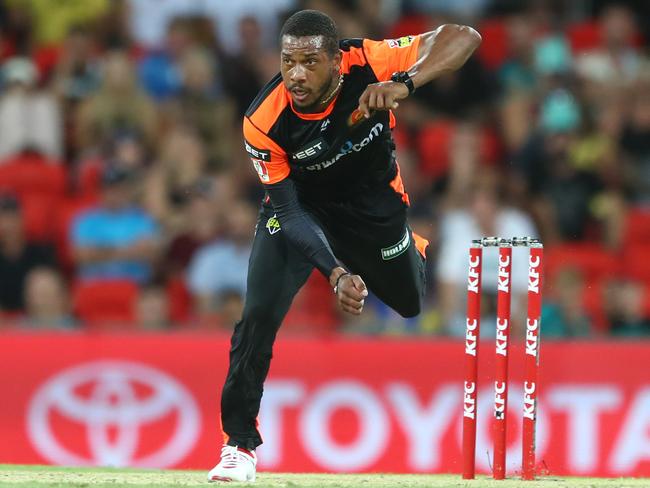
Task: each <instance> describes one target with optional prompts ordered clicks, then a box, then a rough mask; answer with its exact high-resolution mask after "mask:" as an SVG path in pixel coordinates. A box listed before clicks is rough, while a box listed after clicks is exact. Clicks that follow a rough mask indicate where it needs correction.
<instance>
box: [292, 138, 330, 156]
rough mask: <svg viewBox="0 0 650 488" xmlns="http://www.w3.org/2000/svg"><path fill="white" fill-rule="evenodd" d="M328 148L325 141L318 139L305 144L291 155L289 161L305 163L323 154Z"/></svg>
mask: <svg viewBox="0 0 650 488" xmlns="http://www.w3.org/2000/svg"><path fill="white" fill-rule="evenodd" d="M328 148H329V146H328V145H327V142H325V139H323V138H322V137H319V138H318V139H316V140H315V141H311V142H309V143H307V144H305V145H304V146H303V147H301V148H300V149H299V150H298V151H296V152H295V153H293V154H292V155H291V159H293V160H294V161H307V160H310V159H313V158H315V157H318V156H319V155H321V154H323V153H324V152H325V151H327V149H328Z"/></svg>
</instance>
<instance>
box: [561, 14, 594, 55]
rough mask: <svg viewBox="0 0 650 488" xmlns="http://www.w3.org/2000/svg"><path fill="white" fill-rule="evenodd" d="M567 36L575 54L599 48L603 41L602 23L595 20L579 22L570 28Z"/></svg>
mask: <svg viewBox="0 0 650 488" xmlns="http://www.w3.org/2000/svg"><path fill="white" fill-rule="evenodd" d="M567 37H568V38H569V45H570V46H571V51H573V53H574V54H578V53H580V52H582V51H590V50H593V49H597V48H598V47H600V44H601V41H602V35H601V31H600V24H598V22H597V21H594V20H588V21H585V22H578V23H576V24H573V25H571V26H570V27H569V28H568V30H567Z"/></svg>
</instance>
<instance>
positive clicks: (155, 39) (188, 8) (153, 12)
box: [128, 0, 202, 50]
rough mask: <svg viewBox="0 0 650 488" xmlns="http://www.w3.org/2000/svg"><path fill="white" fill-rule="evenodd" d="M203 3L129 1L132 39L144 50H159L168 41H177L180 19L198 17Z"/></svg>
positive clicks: (181, 0) (178, 0)
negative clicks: (177, 27) (176, 29)
mask: <svg viewBox="0 0 650 488" xmlns="http://www.w3.org/2000/svg"><path fill="white" fill-rule="evenodd" d="M201 3H202V2H196V1H194V0H128V4H129V11H130V13H131V15H129V19H128V20H129V23H130V31H131V37H132V38H133V40H134V41H135V42H136V43H137V44H138V45H139V46H140V47H142V48H143V49H147V50H156V49H159V48H161V47H162V46H163V45H164V44H165V42H166V41H167V42H169V41H170V40H175V39H176V32H177V31H175V30H174V29H175V28H176V26H177V25H179V24H178V19H181V18H184V17H188V16H191V15H198V14H199V13H200V10H201ZM181 22H182V21H181ZM172 31H174V34H171V33H172ZM166 35H167V39H166V38H165V36H166ZM172 44H174V43H173V42H172Z"/></svg>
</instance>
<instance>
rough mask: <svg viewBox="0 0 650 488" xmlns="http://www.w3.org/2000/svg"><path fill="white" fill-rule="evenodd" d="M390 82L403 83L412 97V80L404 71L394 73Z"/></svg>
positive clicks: (413, 86) (413, 87) (413, 88)
mask: <svg viewBox="0 0 650 488" xmlns="http://www.w3.org/2000/svg"><path fill="white" fill-rule="evenodd" d="M390 81H394V82H396V83H404V84H405V85H406V88H408V89H409V95H412V94H413V92H414V91H415V85H414V84H413V80H412V79H411V76H410V75H409V74H408V73H407V72H406V71H395V73H393V75H392V76H391V77H390Z"/></svg>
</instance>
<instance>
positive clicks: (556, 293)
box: [0, 0, 650, 337]
mask: <svg viewBox="0 0 650 488" xmlns="http://www.w3.org/2000/svg"><path fill="white" fill-rule="evenodd" d="M642 4H643V2H634V3H632V2H630V3H629V6H628V5H626V4H625V3H621V2H609V1H604V0H603V1H597V0H594V1H584V2H561V1H529V2H525V1H515V0H512V1H504V0H403V1H400V0H356V1H343V0H340V1H335V0H330V1H328V0H303V1H299V0H238V1H236V2H232V1H231V2H226V1H224V0H203V1H192V0H119V1H118V0H115V1H109V0H75V1H73V0H68V1H66V2H60V1H57V0H0V309H1V310H2V317H3V318H2V322H1V323H2V325H0V330H1V329H2V327H8V326H13V327H23V328H26V329H37V328H47V329H52V328H62V329H75V328H87V329H88V330H96V329H102V330H105V329H120V328H125V327H126V328H130V329H143V330H144V329H146V330H152V329H154V330H160V329H168V330H179V329H180V330H191V329H201V330H214V331H218V330H229V329H230V328H231V327H232V324H233V323H234V321H235V320H237V318H238V316H239V314H240V311H241V307H242V301H243V296H244V292H245V287H246V268H247V262H248V254H249V251H250V243H251V238H252V235H253V232H254V228H255V222H256V218H257V206H258V204H259V201H260V199H261V197H262V194H261V185H260V184H259V182H258V180H257V176H256V174H255V171H254V170H253V169H252V165H251V164H250V161H249V160H248V158H247V157H246V153H245V151H244V150H243V145H242V137H241V117H242V114H243V112H244V111H245V109H246V107H247V106H248V104H249V103H250V102H251V100H252V99H253V98H254V96H255V95H256V93H257V92H258V90H259V89H260V88H261V87H262V86H263V85H264V84H265V83H266V81H268V79H270V78H271V77H272V76H273V75H274V74H275V73H276V72H277V70H278V65H279V55H278V52H277V45H278V43H277V33H278V27H279V26H280V25H281V23H282V21H283V19H284V18H286V17H287V16H288V14H290V13H292V12H293V11H295V10H297V9H302V8H314V9H318V10H322V11H324V12H326V13H328V14H329V15H331V16H332V17H333V18H334V19H335V20H336V21H337V24H338V26H339V29H340V34H341V36H342V37H370V38H374V39H381V38H396V37H400V36H403V35H408V34H414V33H419V32H424V31H427V30H432V29H433V28H435V27H436V26H437V25H440V24H441V23H445V22H461V23H466V24H469V25H472V26H474V27H476V28H477V29H478V30H479V32H481V34H482V36H483V44H482V46H481V48H480V50H479V52H478V55H476V56H474V57H472V58H471V59H470V60H469V61H468V62H467V64H466V65H465V66H464V67H463V68H462V69H461V70H460V71H459V72H457V73H453V74H450V75H446V76H444V77H441V78H439V79H438V80H436V81H434V82H433V83H431V84H430V85H428V86H425V87H422V88H421V89H419V90H417V91H416V93H415V94H414V95H413V96H412V97H410V98H409V99H407V100H405V101H404V103H402V104H401V106H400V107H399V109H398V110H397V114H396V115H397V118H398V126H397V128H396V130H395V133H394V135H395V139H396V141H397V155H398V160H399V163H400V166H401V172H402V176H403V179H404V182H405V186H406V188H407V191H408V192H409V194H410V199H411V203H412V206H411V209H410V215H411V217H410V218H411V223H412V226H413V228H414V230H416V231H417V232H418V233H419V234H421V235H423V236H425V237H427V238H428V239H429V240H430V242H431V246H430V248H429V251H428V253H429V254H428V255H429V260H428V265H429V266H428V275H429V276H428V295H427V303H426V307H425V311H424V312H423V314H422V315H421V316H420V317H418V318H414V319H409V320H404V319H402V318H400V317H399V316H397V315H396V314H395V313H394V312H392V311H390V310H389V309H387V308H386V307H385V306H384V305H383V304H381V303H380V302H379V301H378V300H376V299H373V298H372V296H371V297H369V299H368V300H367V303H366V310H365V311H364V314H363V315H362V317H361V318H359V319H355V320H352V319H349V318H346V317H344V316H342V315H341V314H339V313H338V312H337V310H336V309H335V300H334V299H333V298H332V297H331V290H330V289H329V286H328V284H327V282H326V280H324V279H323V278H322V277H321V276H319V275H317V274H316V273H315V274H314V275H313V276H312V278H310V280H309V281H308V284H307V285H306V286H305V288H304V289H303V290H302V291H301V293H300V294H299V296H298V297H297V298H296V300H295V302H294V306H293V308H292V311H291V312H290V315H289V316H288V318H287V321H286V324H285V327H284V328H285V329H286V331H287V333H300V334H331V333H338V332H346V333H368V334H423V335H456V336H458V335H462V334H463V331H464V329H463V327H464V313H465V311H464V308H465V303H464V300H465V286H466V285H465V283H466V279H467V249H468V244H469V242H470V240H471V239H472V238H476V237H480V236H486V235H502V236H515V235H517V236H523V235H531V236H538V237H540V238H541V239H542V240H543V242H544V244H545V248H546V272H545V291H544V293H545V297H544V308H543V315H542V323H543V327H542V333H543V334H544V335H546V336H547V337H597V336H599V335H602V334H616V335H625V336H630V335H633V336H639V335H644V334H645V335H650V259H648V256H650V57H649V52H648V49H647V48H648V43H647V41H648V40H649V39H650V25H649V24H648V22H650V12H649V11H648V10H649V8H648V6H644V5H642ZM635 9H636V10H635ZM638 9H645V11H642V10H638ZM643 22H645V24H644V23H643ZM264 224H265V223H264V222H262V224H261V225H264ZM259 231H265V229H260V230H259ZM514 257H515V259H514V277H513V281H514V286H515V291H516V293H515V295H514V297H513V305H514V307H515V310H514V316H515V317H516V318H517V323H519V324H521V323H523V320H521V319H522V317H523V314H524V313H525V289H526V280H527V276H526V261H527V260H526V254H525V251H524V250H521V251H520V250H515V252H514ZM496 273H497V263H496V255H491V254H489V253H488V252H487V251H486V261H485V268H484V278H483V279H484V289H485V291H486V292H487V296H486V299H485V304H484V307H483V310H484V313H485V316H486V318H489V317H490V316H492V315H493V313H494V297H493V296H490V293H491V291H490V290H492V289H494V288H495V287H496ZM493 284H494V286H492V285H493ZM484 329H486V330H487V329H490V328H489V327H485V328H484ZM517 330H518V331H519V333H520V332H521V326H519V327H518V329H517Z"/></svg>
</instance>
